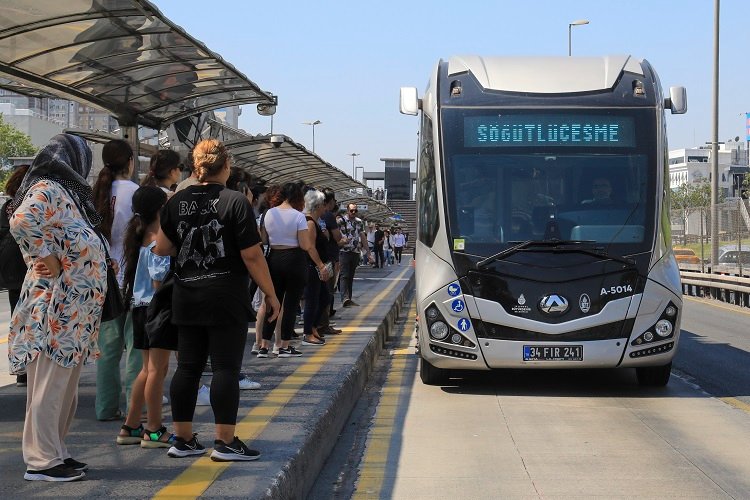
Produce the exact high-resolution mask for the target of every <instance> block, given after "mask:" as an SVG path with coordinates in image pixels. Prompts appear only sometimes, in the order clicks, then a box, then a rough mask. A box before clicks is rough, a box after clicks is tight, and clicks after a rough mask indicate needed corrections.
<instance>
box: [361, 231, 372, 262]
mask: <svg viewBox="0 0 750 500" xmlns="http://www.w3.org/2000/svg"><path fill="white" fill-rule="evenodd" d="M359 240H360V241H361V242H362V248H363V249H365V250H367V256H368V258H369V257H370V245H369V244H368V243H367V235H366V234H365V232H364V231H362V232H360V233H359Z"/></svg>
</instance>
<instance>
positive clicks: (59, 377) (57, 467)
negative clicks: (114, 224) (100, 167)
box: [8, 134, 107, 481]
mask: <svg viewBox="0 0 750 500" xmlns="http://www.w3.org/2000/svg"><path fill="white" fill-rule="evenodd" d="M90 168H91V150H90V149H89V147H88V146H87V145H86V142H85V141H84V140H83V139H81V138H79V137H76V136H73V135H68V134H61V135H57V136H55V137H53V138H52V140H51V141H50V143H49V145H47V146H46V147H45V148H44V149H42V151H41V152H40V153H39V154H38V155H37V157H36V158H35V159H34V162H33V164H32V165H31V168H30V169H29V171H28V172H27V174H26V176H25V177H24V180H23V182H22V183H21V186H20V187H19V189H18V191H17V193H16V197H15V198H14V200H13V203H12V204H11V207H12V210H13V215H12V216H11V218H10V230H11V233H12V234H13V237H14V238H15V240H16V241H17V242H18V245H19V246H20V248H21V252H22V253H23V255H24V258H25V259H26V262H27V263H28V264H29V266H30V267H29V270H28V272H27V273H26V278H25V280H24V283H23V287H22V289H21V296H20V298H19V301H18V304H17V306H16V309H15V311H14V313H13V316H12V318H11V324H10V335H9V336H8V357H9V359H10V370H11V373H22V372H23V371H24V370H25V371H26V373H27V374H28V386H27V401H26V420H25V422H24V428H23V457H24V461H25V462H26V466H27V470H26V474H25V475H24V478H25V479H27V480H30V481H75V480H76V479H81V478H82V477H83V476H84V475H85V474H84V472H83V471H84V470H86V468H87V467H88V466H87V465H86V464H84V463H82V462H78V461H77V460H74V459H73V458H72V457H71V455H70V453H69V452H68V450H67V448H66V447H65V443H64V441H63V440H64V438H65V435H66V434H67V432H68V429H69V428H70V425H71V423H72V421H73V416H74V415H75V411H76V406H77V403H78V380H79V378H80V376H81V367H82V366H83V363H84V361H85V360H86V358H88V357H89V356H92V357H98V355H99V348H98V346H97V337H98V335H99V323H100V319H101V311H102V304H103V303H104V296H105V294H106V288H107V263H106V253H105V250H104V243H103V242H102V241H101V239H100V238H99V236H98V235H97V233H96V232H95V231H94V229H93V227H94V226H96V225H97V224H98V223H99V222H100V220H101V217H100V216H99V215H98V214H97V213H96V210H95V209H94V205H93V203H92V194H91V188H90V187H89V185H88V183H87V182H86V176H87V175H88V173H89V170H90Z"/></svg>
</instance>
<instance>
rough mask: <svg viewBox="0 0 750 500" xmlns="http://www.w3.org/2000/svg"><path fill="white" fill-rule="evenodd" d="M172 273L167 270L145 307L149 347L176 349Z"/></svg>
mask: <svg viewBox="0 0 750 500" xmlns="http://www.w3.org/2000/svg"><path fill="white" fill-rule="evenodd" d="M173 291H174V273H173V272H172V271H168V272H167V274H166V276H164V281H162V282H161V286H159V288H157V289H156V292H154V296H153V297H152V298H151V302H150V303H149V304H148V308H147V309H146V325H145V330H146V335H148V345H149V347H154V348H156V349H167V350H170V351H176V350H177V326H176V325H173V324H172V292H173Z"/></svg>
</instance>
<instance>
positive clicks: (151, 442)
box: [141, 426, 175, 448]
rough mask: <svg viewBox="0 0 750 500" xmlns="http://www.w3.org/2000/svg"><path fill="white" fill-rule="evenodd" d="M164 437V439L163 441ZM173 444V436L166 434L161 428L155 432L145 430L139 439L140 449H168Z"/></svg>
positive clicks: (165, 429) (163, 428)
mask: <svg viewBox="0 0 750 500" xmlns="http://www.w3.org/2000/svg"><path fill="white" fill-rule="evenodd" d="M165 436H168V437H166V439H165ZM174 442H175V435H174V434H167V428H166V427H164V426H162V427H159V429H158V430H156V431H150V430H148V429H145V430H144V431H143V438H141V448H170V447H171V446H172V445H173V444H174Z"/></svg>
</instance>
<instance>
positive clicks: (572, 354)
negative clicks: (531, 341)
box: [523, 345, 583, 361]
mask: <svg viewBox="0 0 750 500" xmlns="http://www.w3.org/2000/svg"><path fill="white" fill-rule="evenodd" d="M523 360H524V361H583V346H582V345H566V346H548V345H525V346H523Z"/></svg>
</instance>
